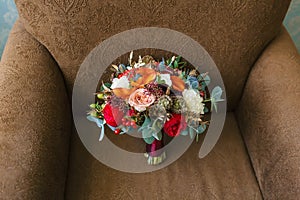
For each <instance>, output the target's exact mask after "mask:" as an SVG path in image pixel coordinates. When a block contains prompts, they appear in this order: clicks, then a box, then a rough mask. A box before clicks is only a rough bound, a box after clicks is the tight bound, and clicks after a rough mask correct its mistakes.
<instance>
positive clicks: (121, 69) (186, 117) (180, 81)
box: [87, 52, 222, 165]
mask: <svg viewBox="0 0 300 200" xmlns="http://www.w3.org/2000/svg"><path fill="white" fill-rule="evenodd" d="M128 61H129V63H128V65H124V64H120V65H118V66H117V65H112V68H111V69H112V76H111V80H110V81H109V82H105V83H104V82H102V86H101V88H100V90H99V91H98V92H97V93H96V96H97V98H96V99H97V100H96V102H95V103H93V104H91V105H90V109H91V111H90V112H88V117H87V118H88V119H89V120H90V121H93V122H95V123H96V124H97V125H98V126H99V127H100V128H101V133H100V138H99V140H100V141H101V140H102V139H103V137H104V125H105V124H106V125H107V126H108V127H109V128H110V129H111V130H112V131H113V132H114V134H116V135H119V134H130V133H133V132H138V133H139V134H141V136H142V138H143V140H144V141H145V143H146V153H145V156H146V157H147V160H148V164H150V165H157V164H160V163H161V162H163V160H164V159H166V154H165V152H160V151H158V150H159V149H161V148H162V147H163V137H164V134H166V135H168V136H170V137H176V136H178V135H184V136H187V135H190V136H191V138H194V137H196V140H197V141H198V135H199V134H202V133H204V132H205V130H206V128H207V126H208V125H209V121H208V120H204V119H205V114H206V113H209V112H211V111H212V110H213V109H215V110H217V103H218V102H219V101H222V99H221V96H222V89H221V88H220V87H219V86H217V87H215V88H214V89H213V90H212V92H211V94H209V92H208V89H207V85H208V84H209V83H210V77H209V76H208V73H199V72H198V71H197V70H196V69H193V68H191V67H188V66H187V62H183V61H182V58H181V57H180V56H177V57H176V56H173V57H172V58H170V59H168V60H164V59H162V61H160V62H158V61H156V60H155V59H154V58H153V57H152V56H149V55H147V56H144V57H141V56H139V59H138V61H137V62H134V61H133V52H131V53H130V56H129V59H128Z"/></svg>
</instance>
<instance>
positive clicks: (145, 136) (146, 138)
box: [142, 129, 155, 144]
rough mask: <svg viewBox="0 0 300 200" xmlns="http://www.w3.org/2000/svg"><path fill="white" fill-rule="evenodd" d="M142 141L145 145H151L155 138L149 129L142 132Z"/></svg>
mask: <svg viewBox="0 0 300 200" xmlns="http://www.w3.org/2000/svg"><path fill="white" fill-rule="evenodd" d="M142 135H143V139H144V141H145V142H146V143H147V144H152V142H154V140H155V138H154V137H153V136H152V133H151V129H144V130H143V131H142Z"/></svg>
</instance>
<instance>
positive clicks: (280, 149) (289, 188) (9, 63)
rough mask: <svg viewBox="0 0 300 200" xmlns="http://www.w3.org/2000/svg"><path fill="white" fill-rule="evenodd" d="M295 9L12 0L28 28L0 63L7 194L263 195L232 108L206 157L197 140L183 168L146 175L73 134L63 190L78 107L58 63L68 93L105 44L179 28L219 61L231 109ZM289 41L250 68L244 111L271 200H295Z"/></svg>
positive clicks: (225, 1) (224, 3)
mask: <svg viewBox="0 0 300 200" xmlns="http://www.w3.org/2000/svg"><path fill="white" fill-rule="evenodd" d="M289 2H290V1H289V0H285V1H279V0H275V1H274V0H262V1H253V0H247V1H243V0H233V1H229V0H221V1H208V0H207V1H204V0H188V1H186V0H178V1H177V0H164V1H163V0H147V1H142V0H103V1H97V0H89V1H88V0H71V1H69V0H16V3H17V7H18V10H19V13H20V21H21V24H22V25H21V24H20V22H19V21H18V22H17V24H16V26H15V27H14V29H13V32H12V34H11V35H10V39H9V41H8V45H7V47H6V50H5V52H4V55H3V58H2V61H1V65H0V89H1V90H0V103H1V104H0V177H1V178H0V199H62V198H63V196H64V194H65V195H66V197H67V199H146V198H147V199H261V198H262V197H261V194H260V190H259V187H258V184H257V182H256V179H255V175H254V173H253V171H252V166H251V164H250V161H249V159H248V154H247V152H246V150H245V148H244V143H243V140H242V139H241V136H240V133H239V130H238V128H237V124H236V121H235V117H234V116H233V114H232V113H230V114H229V115H228V117H227V121H226V126H225V129H224V131H223V133H222V136H221V139H220V141H219V142H218V144H217V146H216V148H215V149H214V150H213V152H211V154H209V156H208V157H206V158H205V159H202V160H199V159H198V157H197V154H198V151H199V147H200V145H199V144H193V145H192V146H191V148H190V149H189V150H188V151H187V152H186V153H185V154H184V155H183V156H182V157H181V158H180V159H179V160H178V161H177V162H175V163H173V164H172V165H170V166H169V167H168V168H165V169H162V170H160V171H157V172H154V173H148V174H127V173H121V172H118V171H115V170H113V169H110V168H108V167H105V166H104V165H102V164H101V163H99V162H98V161H97V160H95V159H94V158H93V157H92V156H91V155H90V154H89V153H88V152H87V151H86V149H85V148H84V147H83V145H82V144H81V142H80V140H79V138H78V136H77V134H73V137H72V146H71V152H70V153H71V157H70V169H69V171H68V180H67V190H66V192H65V191H64V184H65V180H66V176H67V172H66V169H67V155H68V142H69V132H70V128H71V125H70V124H71V121H70V115H71V112H70V109H69V103H70V101H69V102H68V99H67V95H66V91H65V90H66V89H65V85H64V80H63V78H62V77H61V74H60V73H61V72H60V70H59V69H58V66H59V67H60V69H61V71H62V74H63V76H64V78H65V83H66V86H67V87H68V88H69V91H70V90H71V89H72V86H73V82H74V79H75V76H76V73H77V71H78V67H79V66H80V64H81V62H82V61H83V59H84V58H85V57H86V55H87V54H88V53H89V52H90V50H91V49H93V48H94V47H95V46H96V45H97V44H99V43H100V42H101V41H103V40H105V39H107V38H108V37H110V36H112V35H114V34H116V33H119V32H121V31H125V30H128V29H131V28H136V27H145V26H146V27H149V26H158V27H165V28H170V29H174V30H177V31H180V32H183V33H185V34H187V35H188V36H190V37H192V38H193V39H195V40H196V41H198V42H199V43H200V44H202V45H203V46H204V47H205V48H206V49H207V50H208V52H209V53H210V54H211V56H212V57H213V59H214V60H215V61H216V64H217V66H218V67H219V69H220V71H221V74H222V76H223V78H224V82H225V85H226V92H227V95H228V102H229V109H230V110H233V109H234V108H235V106H236V105H237V104H238V101H239V99H240V96H241V95H242V91H243V86H244V84H245V82H246V78H247V76H248V74H249V71H250V69H251V66H252V65H253V64H254V62H255V61H256V59H257V58H258V56H259V55H260V53H261V52H262V50H263V48H264V47H265V46H266V45H267V44H268V43H269V42H270V41H271V40H272V39H273V38H274V37H275V36H276V34H277V33H278V32H279V31H280V24H281V22H282V19H283V18H284V14H285V12H286V10H287V7H288V5H289ZM23 26H24V27H23ZM24 28H25V29H26V31H25V30H24ZM286 35H287V34H286V33H285V32H284V33H283V34H282V36H281V37H279V38H278V39H276V40H275V41H274V42H273V44H272V45H271V46H270V47H269V48H268V49H267V51H266V53H264V54H263V56H262V58H261V59H260V60H259V62H258V63H257V65H256V66H255V68H254V69H253V71H252V72H251V75H250V78H249V82H248V84H247V88H246V91H245V93H244V97H243V100H242V103H241V105H240V109H239V111H238V112H237V114H238V118H239V119H240V121H239V122H240V123H239V125H240V127H241V129H242V131H243V133H244V137H245V142H246V144H247V147H248V151H249V152H250V155H251V160H252V162H253V166H254V169H255V172H256V176H257V177H258V181H259V184H260V187H261V190H262V193H263V195H264V197H265V198H266V199H297V197H298V196H299V185H300V184H299V182H298V180H300V178H299V145H297V141H298V140H299V128H300V127H299V119H300V116H299V114H298V113H299V112H298V111H299V103H297V97H299V94H300V92H299V86H298V85H299V74H300V73H299V63H298V61H296V57H297V56H296V53H295V49H294V48H293V47H292V48H291V47H290V45H289V44H290V42H291V41H290V39H289V38H288V36H286ZM291 49H292V50H291ZM285 51H286V52H285ZM50 54H51V55H52V56H53V57H54V59H53V58H52V56H51V55H50ZM159 54H160V53H159ZM54 60H56V61H57V63H58V65H57V63H56V62H55V61H54ZM273 60H274V61H273ZM297 63H298V64H297ZM274 66H275V67H274ZM297 66H298V67H297ZM275 80H276V81H277V82H275ZM278 80H279V81H278ZM286 85H287V87H286ZM255 97H261V98H255ZM298 99H299V98H298ZM292 106H294V107H292ZM275 108H276V109H275ZM266 119H267V120H266ZM297 139H298V140H297ZM130 142H132V141H129V140H128V144H125V146H126V145H127V146H129V145H130ZM137 147H139V146H138V145H137ZM140 147H142V146H140ZM193 156H194V159H192V157H193ZM156 177H161V178H160V179H159V180H157V179H156ZM146 186H147V187H146Z"/></svg>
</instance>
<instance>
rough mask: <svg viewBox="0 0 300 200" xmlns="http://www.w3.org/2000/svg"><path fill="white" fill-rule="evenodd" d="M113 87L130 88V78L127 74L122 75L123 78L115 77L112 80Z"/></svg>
mask: <svg viewBox="0 0 300 200" xmlns="http://www.w3.org/2000/svg"><path fill="white" fill-rule="evenodd" d="M110 88H111V89H116V88H127V89H129V88H130V84H129V80H128V78H127V77H126V76H122V77H121V78H114V79H113V81H112V85H111V87H110Z"/></svg>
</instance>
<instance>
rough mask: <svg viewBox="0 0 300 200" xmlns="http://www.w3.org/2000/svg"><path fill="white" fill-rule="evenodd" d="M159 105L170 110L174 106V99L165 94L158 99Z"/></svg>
mask: <svg viewBox="0 0 300 200" xmlns="http://www.w3.org/2000/svg"><path fill="white" fill-rule="evenodd" d="M157 105H160V106H162V107H163V108H164V109H166V110H170V109H171V108H172V99H171V97H169V96H168V95H163V96H162V97H160V98H159V99H158V102H157Z"/></svg>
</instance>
